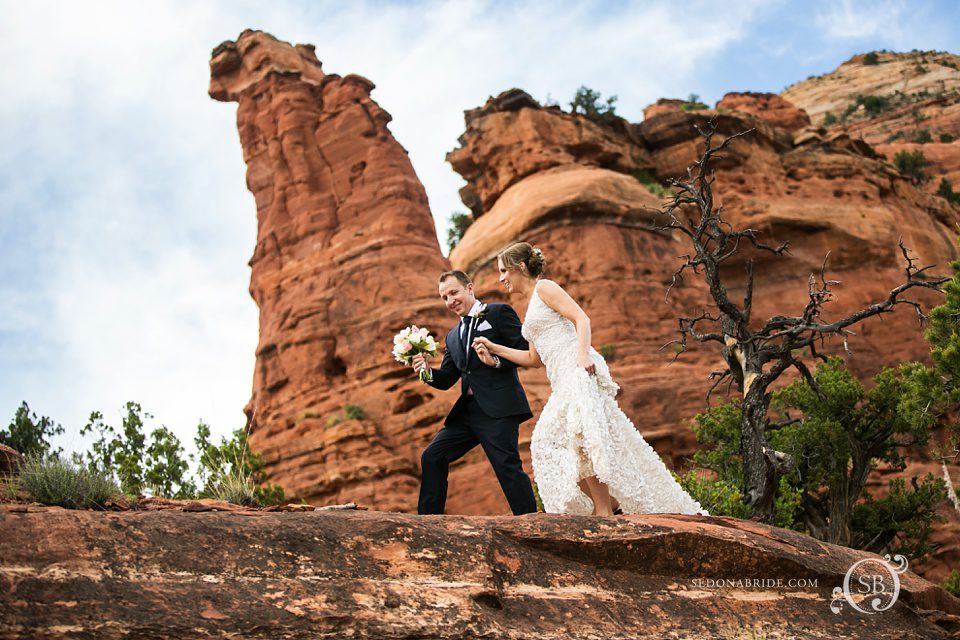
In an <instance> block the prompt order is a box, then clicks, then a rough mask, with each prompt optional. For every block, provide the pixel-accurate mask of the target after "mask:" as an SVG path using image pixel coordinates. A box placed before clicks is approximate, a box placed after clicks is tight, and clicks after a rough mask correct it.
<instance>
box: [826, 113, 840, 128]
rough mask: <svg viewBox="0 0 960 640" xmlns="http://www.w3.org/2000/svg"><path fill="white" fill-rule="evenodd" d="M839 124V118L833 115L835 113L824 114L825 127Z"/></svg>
mask: <svg viewBox="0 0 960 640" xmlns="http://www.w3.org/2000/svg"><path fill="white" fill-rule="evenodd" d="M836 123H837V116H835V115H833V112H831V111H827V112H826V113H825V114H823V126H825V127H829V126H830V125H833V124H836Z"/></svg>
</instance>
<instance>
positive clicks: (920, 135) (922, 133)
mask: <svg viewBox="0 0 960 640" xmlns="http://www.w3.org/2000/svg"><path fill="white" fill-rule="evenodd" d="M913 141H914V142H916V143H917V144H927V143H928V142H933V136H931V135H930V130H929V129H920V130H918V131H917V132H916V133H914V134H913Z"/></svg>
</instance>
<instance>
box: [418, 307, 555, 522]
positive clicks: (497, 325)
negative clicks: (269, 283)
mask: <svg viewBox="0 0 960 640" xmlns="http://www.w3.org/2000/svg"><path fill="white" fill-rule="evenodd" d="M486 324H489V325H490V327H489V328H485V329H483V330H480V328H479V327H480V326H485V325H486ZM473 325H474V328H473V331H472V332H471V334H470V336H471V337H470V340H471V342H472V339H473V338H475V337H485V338H488V339H489V340H490V341H491V342H495V343H497V344H502V345H505V346H508V347H512V348H514V349H520V350H526V349H527V348H528V345H527V341H526V340H524V338H523V336H522V335H520V318H519V317H517V313H516V312H515V311H514V310H513V309H512V308H511V307H510V305H506V304H497V303H491V304H488V305H487V306H486V309H485V314H484V316H483V318H482V319H480V320H479V321H477V320H474V321H473ZM500 363H501V364H500V367H499V368H494V367H489V366H487V365H485V364H484V363H483V362H481V361H480V358H479V356H477V353H476V351H474V350H473V348H472V347H471V346H470V345H465V344H464V343H463V340H462V339H461V337H460V323H457V325H456V326H454V327H453V329H451V330H450V333H448V334H447V341H446V350H445V351H444V354H443V362H442V363H441V364H440V367H439V368H438V369H434V370H433V371H432V374H433V377H432V378H431V380H430V382H428V383H427V384H429V385H430V386H432V387H434V388H436V389H441V390H446V389H449V388H450V387H452V386H453V385H454V384H456V383H457V382H458V381H459V382H460V397H459V398H458V399H457V402H456V403H455V404H454V405H453V408H452V409H451V410H450V413H449V414H448V415H447V418H446V420H444V422H443V425H444V426H443V428H442V429H440V431H439V432H438V433H437V435H436V436H435V437H434V439H433V441H432V442H431V443H430V444H429V445H428V446H427V448H426V449H424V451H423V455H422V456H421V457H420V462H421V467H422V470H423V475H422V477H421V484H420V501H419V504H418V507H417V511H418V513H421V514H428V513H443V510H444V506H445V504H446V500H447V473H448V469H449V466H450V463H452V462H453V461H455V460H458V459H460V458H462V457H463V456H464V455H466V453H467V452H468V451H470V450H471V449H473V448H474V447H475V446H477V445H478V444H479V445H480V446H482V447H483V450H484V453H486V454H487V458H488V459H489V460H490V464H491V465H492V466H493V470H494V472H495V473H496V475H497V480H499V482H500V487H501V488H502V489H503V493H504V495H505V496H506V498H507V502H509V503H510V508H511V509H512V510H513V513H514V514H517V515H519V514H521V513H532V512H534V511H536V510H537V504H536V500H535V498H534V497H533V489H532V487H531V486H530V478H529V477H527V474H526V473H524V471H523V466H522V463H521V461H520V454H519V452H518V451H517V439H518V435H519V428H520V423H521V422H523V421H524V420H529V419H530V418H532V417H533V414H532V413H531V412H530V405H529V404H528V403H527V396H526V395H525V394H524V393H523V387H522V386H520V379H519V378H518V377H517V366H516V365H515V364H513V363H512V362H510V361H508V360H506V359H504V358H501V359H500ZM468 389H470V390H472V393H468V391H467V390H468Z"/></svg>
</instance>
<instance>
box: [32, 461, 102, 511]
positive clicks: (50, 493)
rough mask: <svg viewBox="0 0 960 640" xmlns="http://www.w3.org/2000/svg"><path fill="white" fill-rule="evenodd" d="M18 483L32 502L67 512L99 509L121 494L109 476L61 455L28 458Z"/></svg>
mask: <svg viewBox="0 0 960 640" xmlns="http://www.w3.org/2000/svg"><path fill="white" fill-rule="evenodd" d="M18 483H19V486H20V488H21V489H23V490H24V491H25V492H26V493H27V495H29V496H30V498H31V499H32V500H35V501H36V502H39V503H41V504H47V505H53V506H58V507H66V508H67V509H102V508H104V505H105V504H106V502H107V500H109V499H110V498H113V497H115V496H117V495H119V494H120V487H118V486H117V483H116V482H114V480H113V478H112V477H110V475H108V474H106V473H103V472H100V471H95V470H91V469H88V468H86V467H84V466H83V465H80V464H77V463H76V462H72V461H70V460H67V459H66V458H64V457H63V456H62V455H60V454H53V455H43V456H31V457H29V458H27V461H26V462H25V463H24V465H23V467H22V468H21V470H20V476H19V479H18Z"/></svg>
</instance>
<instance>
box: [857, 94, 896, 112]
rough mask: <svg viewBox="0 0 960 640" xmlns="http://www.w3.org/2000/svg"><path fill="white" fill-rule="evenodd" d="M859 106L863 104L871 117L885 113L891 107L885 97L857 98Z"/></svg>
mask: <svg viewBox="0 0 960 640" xmlns="http://www.w3.org/2000/svg"><path fill="white" fill-rule="evenodd" d="M857 104H858V105H861V104H862V105H863V108H864V110H865V111H866V112H867V113H868V114H870V115H877V114H879V113H883V112H884V111H886V110H887V109H888V108H889V107H890V101H889V100H888V99H887V98H885V97H883V96H857Z"/></svg>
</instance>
